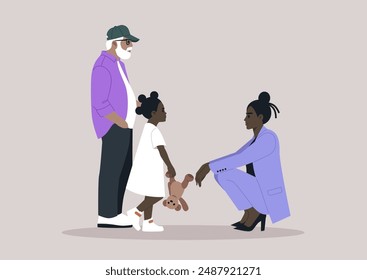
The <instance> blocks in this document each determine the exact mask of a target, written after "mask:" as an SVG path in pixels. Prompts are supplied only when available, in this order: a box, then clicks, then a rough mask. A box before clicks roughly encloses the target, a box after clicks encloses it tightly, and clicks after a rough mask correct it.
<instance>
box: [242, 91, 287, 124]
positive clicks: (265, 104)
mask: <svg viewBox="0 0 367 280" xmlns="http://www.w3.org/2000/svg"><path fill="white" fill-rule="evenodd" d="M269 101H270V95H269V93H267V92H266V91H263V92H262V93H260V94H259V98H258V100H254V101H252V102H251V103H250V104H249V105H248V106H247V108H248V107H252V108H254V110H255V112H256V115H263V123H264V124H265V123H267V122H268V121H269V119H270V117H271V109H273V111H274V115H275V118H276V117H277V112H278V113H280V112H279V109H278V107H277V106H275V105H274V104H273V103H270V102H269Z"/></svg>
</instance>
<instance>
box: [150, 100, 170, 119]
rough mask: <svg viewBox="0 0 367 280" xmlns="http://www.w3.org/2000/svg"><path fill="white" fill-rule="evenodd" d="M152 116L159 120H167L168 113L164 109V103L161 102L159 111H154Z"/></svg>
mask: <svg viewBox="0 0 367 280" xmlns="http://www.w3.org/2000/svg"><path fill="white" fill-rule="evenodd" d="M152 117H153V118H154V120H155V121H157V122H165V121H166V119H167V113H166V111H165V110H164V106H163V103H162V102H160V103H159V104H158V107H157V111H156V112H153V113H152Z"/></svg>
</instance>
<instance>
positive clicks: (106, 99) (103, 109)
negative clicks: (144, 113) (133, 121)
mask: <svg viewBox="0 0 367 280" xmlns="http://www.w3.org/2000/svg"><path fill="white" fill-rule="evenodd" d="M117 63H120V65H121V68H122V70H123V71H124V73H125V75H126V77H127V73H126V68H125V65H124V63H123V62H121V61H120V60H117V59H116V58H115V57H114V56H113V55H111V54H109V53H108V52H106V51H102V53H101V55H100V56H99V57H98V59H97V61H96V62H95V64H94V66H93V70H92V83H91V93H92V118H93V124H94V129H95V131H96V134H97V137H98V138H101V137H103V136H104V135H105V134H106V133H107V132H108V130H109V129H110V128H111V126H112V125H113V122H111V121H110V120H108V119H107V118H105V117H104V116H106V115H108V114H110V113H112V112H116V113H117V114H118V115H119V116H120V117H122V118H123V119H126V114H127V93H126V87H125V84H124V81H123V80H122V78H121V74H120V72H119V69H118V66H117Z"/></svg>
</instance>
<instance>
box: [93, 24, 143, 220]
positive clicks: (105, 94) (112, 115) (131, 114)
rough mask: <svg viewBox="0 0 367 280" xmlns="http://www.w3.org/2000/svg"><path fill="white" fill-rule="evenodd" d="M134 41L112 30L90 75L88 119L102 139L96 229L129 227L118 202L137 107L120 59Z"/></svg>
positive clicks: (127, 170) (129, 160)
mask: <svg viewBox="0 0 367 280" xmlns="http://www.w3.org/2000/svg"><path fill="white" fill-rule="evenodd" d="M137 41H139V39H138V38H136V37H134V36H132V35H131V34H130V31H129V29H128V28H127V27H126V26H124V25H119V26H114V27H112V28H111V29H110V30H108V32H107V42H106V48H107V50H106V51H102V53H101V55H100V56H99V57H98V59H97V61H96V62H95V64H94V67H93V71H92V84H91V95H92V118H93V124H94V129H95V131H96V134H97V137H98V138H102V153H101V164H100V172H99V186H98V215H99V216H98V224H97V226H98V227H131V224H130V222H129V220H128V218H127V217H126V215H124V214H122V201H123V198H124V194H125V188H126V183H127V180H128V178H129V174H130V170H131V165H132V129H133V127H134V122H135V116H136V114H135V109H136V107H137V106H140V104H139V102H138V101H136V97H135V95H134V92H133V90H132V88H131V85H130V83H129V79H128V76H127V72H126V68H125V65H124V63H123V62H122V61H121V59H122V60H127V59H129V58H130V56H131V51H132V47H133V42H134V43H135V42H137Z"/></svg>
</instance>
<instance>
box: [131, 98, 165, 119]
mask: <svg viewBox="0 0 367 280" xmlns="http://www.w3.org/2000/svg"><path fill="white" fill-rule="evenodd" d="M138 100H139V101H140V102H141V106H140V107H138V108H136V109H135V112H136V113H137V114H138V115H143V116H144V117H145V118H147V119H148V120H149V119H150V118H151V117H152V112H153V111H157V108H158V104H159V103H160V102H161V101H160V100H159V99H158V92H156V91H152V92H151V93H150V97H148V98H147V97H146V96H145V95H144V94H140V95H139V97H138Z"/></svg>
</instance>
